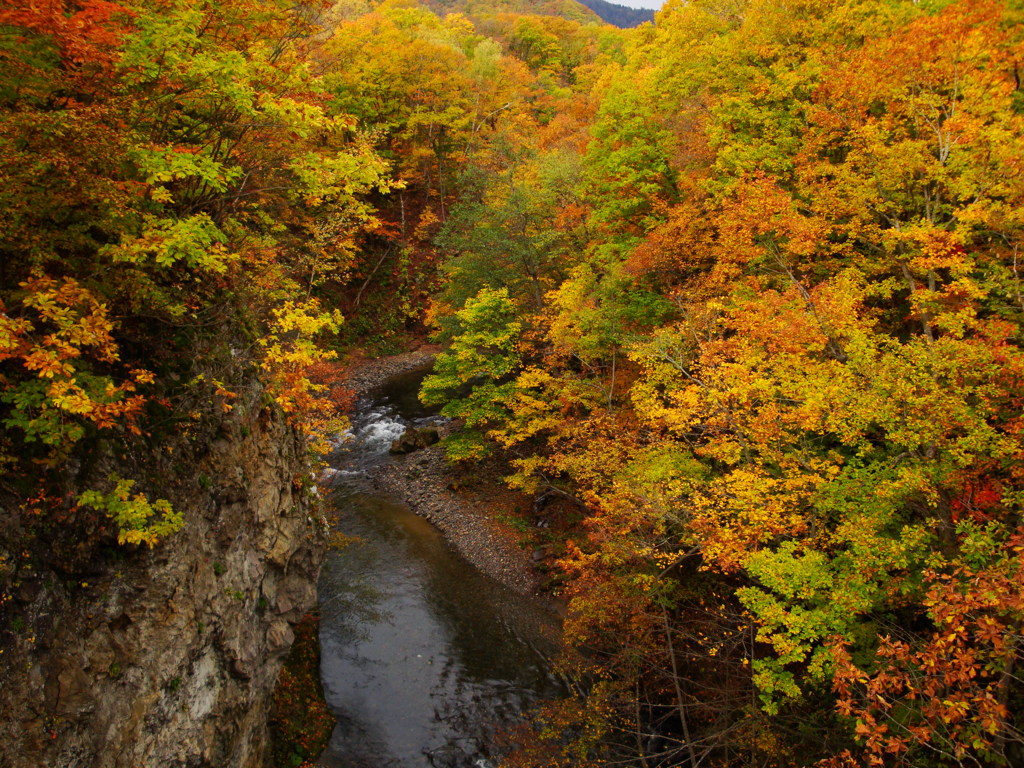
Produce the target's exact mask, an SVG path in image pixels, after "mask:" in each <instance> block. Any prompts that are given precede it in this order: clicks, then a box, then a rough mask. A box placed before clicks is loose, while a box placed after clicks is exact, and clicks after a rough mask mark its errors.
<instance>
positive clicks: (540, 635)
mask: <svg viewBox="0 0 1024 768" xmlns="http://www.w3.org/2000/svg"><path fill="white" fill-rule="evenodd" d="M423 375H424V372H423V371H419V372H414V373H412V374H408V375H405V376H402V377H397V378H396V379H394V380H392V382H390V383H389V386H387V387H385V388H384V390H383V391H382V392H381V393H380V395H379V396H378V397H377V398H375V400H374V401H373V402H366V403H362V404H361V406H360V407H359V408H358V409H357V413H356V415H355V417H354V418H353V428H352V435H353V439H352V440H351V441H349V443H348V444H347V445H346V446H345V447H344V448H343V449H342V450H339V451H338V452H337V453H336V454H335V456H334V457H333V461H332V465H333V466H334V468H335V469H336V470H337V471H338V472H339V473H340V474H338V475H336V478H337V479H338V483H337V486H338V487H337V488H336V489H335V490H334V491H333V501H334V503H335V505H336V506H337V507H338V509H339V523H338V525H339V527H340V529H341V531H343V532H344V533H345V534H347V535H349V536H353V537H355V538H356V540H355V541H354V542H353V543H351V544H348V545H347V546H345V547H343V548H341V549H338V550H332V551H331V552H330V553H329V554H328V556H327V559H326V561H325V563H324V567H323V570H322V574H321V578H320V584H319V597H320V606H321V616H322V618H321V629H320V640H321V676H322V680H323V687H324V694H325V697H326V700H327V703H328V706H329V707H330V708H331V710H332V711H333V713H334V715H335V717H336V719H337V725H336V726H335V729H334V732H333V734H332V736H331V741H330V744H329V746H328V747H327V749H326V751H325V752H324V753H323V755H322V756H321V758H320V763H321V765H323V766H327V767H328V768H370V767H371V766H372V767H373V768H420V767H424V768H426V767H432V768H485V766H489V765H491V764H492V763H493V761H494V759H495V757H496V754H495V749H496V747H495V737H496V735H497V734H498V733H499V732H500V731H501V730H502V729H503V728H507V727H509V726H510V725H513V724H514V723H516V722H518V721H519V720H520V719H521V714H522V713H523V712H524V711H525V710H527V709H528V708H529V707H530V706H531V705H533V704H534V703H536V702H537V701H538V700H539V699H540V698H543V697H550V696H555V695H558V694H559V693H561V692H562V688H561V685H560V683H559V681H558V680H557V679H556V678H555V677H554V676H553V675H552V673H551V672H550V667H549V661H548V660H549V659H550V657H551V656H552V654H553V653H554V650H555V640H554V638H556V637H557V633H558V618H557V617H556V616H555V615H554V614H552V613H550V612H549V611H548V610H547V609H546V608H545V606H544V605H543V604H542V603H541V602H540V601H537V600H534V599H531V598H530V597H527V596H523V595H520V594H517V593H515V592H513V591H511V590H509V589H507V588H505V587H503V586H502V585H501V584H499V583H497V582H495V581H493V580H492V579H490V578H488V577H486V576H484V575H483V574H481V573H480V572H479V571H477V570H476V569H475V568H473V567H472V566H471V565H470V564H468V563H467V562H466V561H465V560H463V559H462V558H461V557H459V555H457V554H456V553H455V552H454V550H453V549H452V548H451V547H450V546H449V545H448V544H447V543H446V542H445V540H444V539H443V538H442V537H441V535H440V534H439V533H438V531H437V530H436V529H435V528H434V527H433V526H432V525H431V524H430V523H428V522H427V521H425V520H423V519H422V518H420V517H418V516H417V515H415V514H414V513H413V512H412V511H411V510H410V509H409V508H408V507H407V506H405V505H404V504H402V503H399V502H397V501H395V500H393V499H389V498H387V497H386V496H382V495H381V494H380V493H378V492H375V491H374V490H373V488H372V485H371V483H370V482H369V480H368V477H367V473H368V472H369V471H371V470H372V469H373V468H374V467H375V466H376V465H379V464H380V463H381V462H386V461H390V459H389V457H388V453H387V450H388V447H389V446H390V444H391V441H392V440H393V439H395V438H396V437H397V436H398V435H399V434H401V432H402V431H403V430H404V428H405V425H406V424H413V425H417V426H422V425H425V424H429V423H431V422H432V421H436V420H437V419H438V418H439V417H437V416H436V415H433V414H431V413H430V412H429V411H426V410H425V409H423V407H422V406H421V405H420V404H419V403H418V401H416V399H415V392H416V389H417V388H418V384H419V381H420V379H421V378H422V376H423Z"/></svg>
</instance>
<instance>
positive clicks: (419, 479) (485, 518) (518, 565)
mask: <svg viewBox="0 0 1024 768" xmlns="http://www.w3.org/2000/svg"><path fill="white" fill-rule="evenodd" d="M440 349H441V348H440V347H437V346H430V347H421V348H420V349H418V350H416V351H414V352H407V353H405V354H401V355H393V356H390V357H385V358H379V359H377V360H366V361H359V362H357V363H354V364H353V365H352V366H351V367H350V371H349V375H348V377H347V378H346V381H345V385H346V386H348V387H350V388H352V389H353V390H355V392H356V394H357V395H358V396H359V397H372V396H373V394H374V391H375V390H376V389H378V388H379V387H381V386H382V385H383V384H384V383H385V382H387V380H388V379H390V378H392V377H393V376H398V375H400V374H402V373H406V372H408V371H411V370H415V369H417V368H422V367H424V366H426V365H428V364H429V363H430V362H431V361H432V360H433V358H434V356H435V355H436V354H437V352H439V351H440ZM450 429H451V425H444V426H443V427H442V428H441V430H440V431H441V434H442V435H444V434H446V433H447V432H448V431H450ZM372 479H373V483H374V485H375V487H377V488H378V489H380V490H381V491H383V492H384V493H386V494H388V495H389V496H392V497H394V498H397V499H401V500H402V501H404V502H405V503H406V504H408V505H409V506H410V507H411V508H412V510H413V511H414V512H416V514H418V515H421V516H422V517H425V518H426V519H428V520H430V521H431V522H432V523H433V524H434V525H435V526H437V528H438V529H439V530H440V531H441V532H442V533H443V534H444V536H445V538H446V539H447V540H448V542H449V543H450V544H451V545H452V546H453V547H454V548H455V549H456V551H458V552H459V553H460V554H461V555H462V556H463V557H464V558H466V560H468V561H469V562H470V563H472V564H473V565H474V566H476V567H477V568H479V569H480V570H481V571H483V572H484V573H486V574H487V575H488V576H490V577H491V578H493V579H496V580H497V581H499V582H501V583H502V584H505V585H506V586H508V587H510V588H512V589H514V590H516V591H518V592H521V593H525V594H529V593H538V592H539V591H541V587H542V585H543V583H544V581H545V576H544V574H543V573H541V570H543V568H544V565H543V563H544V561H543V557H541V555H542V554H543V552H542V550H538V549H535V548H534V546H533V544H531V543H528V542H527V539H528V538H529V537H528V536H527V534H526V533H525V532H524V531H521V530H516V529H515V528H513V527H512V525H510V524H509V523H508V522H507V521H511V520H523V519H526V518H528V515H527V514H526V512H527V511H528V510H530V509H531V508H532V500H531V499H530V498H528V497H526V496H524V495H522V494H519V493H515V492H513V491H510V490H509V489H508V488H507V487H505V486H504V484H502V483H501V481H500V478H499V477H497V476H488V475H486V474H483V475H481V474H480V473H475V472H474V473H465V472H459V471H457V470H455V469H453V468H452V467H450V466H449V465H448V462H447V461H445V458H444V448H443V447H442V446H441V445H432V446H430V447H428V448H424V449H422V450H418V451H415V452H413V453H410V454H407V455H405V456H396V457H394V459H393V460H392V461H390V462H387V463H386V464H383V465H382V466H380V467H378V468H376V470H374V473H373V476H372ZM538 567H539V568H540V570H539V569H538Z"/></svg>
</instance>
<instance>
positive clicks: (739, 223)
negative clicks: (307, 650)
mask: <svg viewBox="0 0 1024 768" xmlns="http://www.w3.org/2000/svg"><path fill="white" fill-rule="evenodd" d="M1022 22H1024V6H1022V5H1021V4H1020V3H1019V2H1017V1H1016V0H1002V1H1001V0H955V1H950V0H785V1H783V0H669V2H668V3H667V4H666V5H665V7H664V8H663V9H662V10H661V11H659V12H658V14H657V16H656V19H655V22H654V23H653V24H644V25H642V26H640V27H638V28H635V29H628V30H619V29H615V28H613V27H611V26H607V25H605V24H603V23H601V22H600V21H599V20H598V18H597V17H596V16H595V15H594V14H593V13H591V12H590V11H589V10H587V9H586V8H584V7H583V6H581V5H578V4H577V3H575V2H573V0H538V2H536V3H530V2H527V1H526V0H517V1H514V2H509V3H507V4H502V3H500V2H496V1H494V0H468V1H467V2H466V3H463V4H458V5H457V6H456V5H453V4H452V3H450V2H440V1H437V2H434V1H432V2H429V3H427V4H426V5H420V4H418V3H417V2H416V0H384V2H377V0H342V1H341V2H339V3H322V2H318V0H314V1H313V2H309V3H304V4H295V3H292V2H289V1H288V0H260V1H259V2H256V1H255V0H218V1H217V2H209V1H208V0H119V1H116V2H115V1H114V0H34V1H33V2H26V3H13V4H12V3H5V4H4V6H3V8H2V9H0V210H2V221H3V223H2V226H0V421H2V424H3V431H2V432H0V473H2V474H0V496H2V499H3V502H2V504H0V506H2V507H3V510H4V511H3V521H2V526H3V532H2V535H0V540H2V545H3V546H2V551H0V555H2V559H0V570H2V573H0V586H2V588H3V589H2V591H0V611H7V610H8V609H9V608H10V607H11V600H10V591H11V589H13V587H12V585H14V584H16V583H17V579H18V578H19V574H21V573H23V572H24V569H25V568H28V567H30V563H32V562H35V561H36V560H37V559H39V558H43V559H45V558H52V559H55V560H60V561H61V562H62V564H63V566H62V567H64V568H70V569H74V568H76V567H84V565H83V564H84V563H87V562H91V561H94V560H95V559H97V558H103V557H107V556H109V554H108V553H109V552H110V551H111V549H112V548H113V549H116V548H117V542H120V545H121V549H122V550H123V551H126V552H128V553H129V554H128V555H124V554H122V555H120V556H121V557H125V556H131V555H130V553H132V552H140V551H146V550H147V549H148V548H149V547H160V546H162V544H163V543H164V542H165V541H166V540H167V539H169V538H171V537H174V536H184V535H187V527H186V530H184V531H182V530H181V529H182V526H183V521H182V517H181V515H180V512H179V510H178V508H177V504H176V502H175V501H174V499H173V498H172V496H173V494H169V493H168V492H166V490H165V489H164V487H163V486H162V485H161V479H160V477H159V476H157V474H156V473H154V472H152V471H149V470H147V466H149V465H148V464H147V460H146V457H147V456H152V455H154V454H158V453H159V452H160V451H162V450H164V448H165V445H166V444H168V442H170V441H172V438H173V439H181V438H182V436H184V438H185V439H193V440H200V439H207V438H208V437H209V433H210V430H211V428H210V426H209V425H210V424H214V423H216V420H217V418H218V415H220V414H223V413H225V412H227V411H230V410H231V409H232V408H233V407H234V404H235V403H236V402H237V401H238V400H239V398H242V397H243V396H244V392H247V391H251V390H252V388H253V387H254V386H256V387H257V389H258V391H259V392H261V393H262V395H261V396H262V397H263V398H264V399H265V401H266V402H267V403H268V404H273V407H275V408H277V409H279V410H280V411H281V412H283V413H284V414H285V415H286V416H287V417H288V418H289V419H290V420H291V421H292V423H293V424H295V425H296V427H297V428H299V429H302V430H304V431H305V433H306V434H307V435H308V436H309V440H310V445H311V451H314V450H315V449H316V447H317V445H318V444H319V443H322V441H323V438H324V437H325V436H329V435H330V434H332V433H334V432H336V431H337V430H338V429H339V428H340V427H339V424H341V423H342V421H341V420H343V417H344V416H343V414H344V408H345V406H346V404H347V402H348V400H349V395H348V393H346V392H345V391H344V390H343V389H341V388H338V387H336V386H334V385H333V382H334V381H335V380H336V373H337V370H336V369H337V367H338V365H339V364H338V361H337V359H336V358H337V357H338V356H339V354H345V353H348V352H350V351H351V350H352V349H355V348H359V349H362V350H364V352H365V353H366V354H380V353H385V352H388V351H394V350H397V349H401V348H402V346H403V344H406V343H408V342H409V340H410V339H413V338H417V337H418V338H422V337H423V335H424V334H425V333H426V332H428V331H429V332H430V333H432V334H434V337H435V338H436V339H438V340H440V341H442V342H443V343H444V344H445V345H446V347H445V350H446V351H444V352H443V353H441V354H440V355H439V357H438V360H437V363H436V367H435V371H434V373H433V375H431V376H430V377H428V378H427V379H426V381H425V384H424V387H423V390H422V392H421V398H422V399H423V400H424V401H425V402H428V403H434V404H438V405H441V406H443V411H442V412H443V413H444V414H445V415H447V416H450V417H452V418H454V419H457V420H458V424H459V425H460V428H459V430H458V432H457V433H456V435H455V436H454V437H452V438H451V439H449V440H448V442H447V453H448V456H449V459H450V460H451V461H452V462H454V463H456V464H457V465H460V466H463V467H468V468H472V467H478V466H484V465H486V466H488V467H492V468H496V469H497V471H500V472H501V473H502V474H503V475H504V476H505V478H506V482H507V483H508V484H509V485H510V486H511V487H512V488H514V489H517V490H519V491H522V492H524V493H527V494H531V495H534V496H536V497H537V498H546V499H556V500H557V503H556V505H555V507H556V508H557V510H558V513H557V516H558V517H559V519H558V520H557V521H556V522H557V524H556V525H554V526H553V527H552V528H551V529H550V531H551V532H550V536H551V537H552V542H551V544H552V546H554V547H555V548H556V549H557V552H558V554H559V558H558V561H557V562H558V564H557V567H556V579H555V580H556V582H557V583H558V589H559V591H560V594H561V595H562V596H563V597H564V598H565V599H566V600H567V601H568V604H569V609H570V610H569V615H568V619H567V622H566V626H565V641H564V650H563V653H562V656H561V658H560V660H559V668H560V670H561V671H562V672H563V673H564V674H565V675H567V676H568V678H569V679H571V680H572V681H574V685H573V691H574V695H572V696H569V697H567V698H565V699H564V700H559V701H552V702H549V703H548V704H547V705H546V706H545V707H544V709H543V710H542V711H541V712H539V713H538V714H537V716H536V717H535V719H534V720H533V722H532V724H531V726H530V727H524V728H523V730H522V731H521V732H517V733H515V734H510V735H509V738H510V740H511V741H512V742H513V743H514V747H515V749H514V750H513V751H512V753H511V754H510V756H509V757H508V758H507V759H506V764H507V765H508V766H517V767H521V768H527V767H533V766H535V767H537V768H541V767H542V766H543V767H547V768H554V767H556V766H566V767H567V768H568V767H569V766H574V767H579V768H584V767H585V766H635V767H636V768H640V767H641V766H698V765H700V766H723V767H724V766H741V765H742V766H765V767H768V766H814V765H817V766H821V768H852V766H862V765H886V766H928V767H931V766H935V767H936V768H938V767H940V766H941V767H943V768H944V767H946V766H1007V765H1009V766H1012V765H1024V720H1022V715H1021V713H1022V712H1024V683H1022V679H1021V674H1022V670H1024V665H1022V662H1024V659H1022V656H1024V625H1022V622H1024V527H1022V526H1024V521H1022V519H1021V511H1022V505H1024V416H1022V407H1024V352H1022V341H1024V335H1022V334H1024V285H1022V275H1021V274H1020V273H1021V271H1024V91H1022V86H1021V79H1022V74H1024V24H1022ZM1019 261H1020V262H1021V263H1020V264H1019V263H1018V262H1019ZM253 382H257V383H256V384H255V385H254V383H253ZM112 468H113V469H112ZM4 621H7V618H6V617H5V619H4Z"/></svg>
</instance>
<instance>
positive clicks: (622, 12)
mask: <svg viewBox="0 0 1024 768" xmlns="http://www.w3.org/2000/svg"><path fill="white" fill-rule="evenodd" d="M577 2H579V3H580V4H581V5H585V6H587V8H589V9H590V10H592V11H593V12H594V13H596V14H597V15H598V16H600V17H601V20H602V21H606V22H608V23H609V24H611V25H612V26H615V27H620V28H622V29H626V28H628V27H639V26H640V25H641V24H643V23H644V22H647V21H651V22H653V21H654V11H652V10H651V9H650V8H629V7H627V6H625V5H617V4H615V3H609V2H606V1H605V0H577Z"/></svg>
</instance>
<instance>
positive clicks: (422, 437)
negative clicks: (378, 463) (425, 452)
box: [391, 427, 441, 454]
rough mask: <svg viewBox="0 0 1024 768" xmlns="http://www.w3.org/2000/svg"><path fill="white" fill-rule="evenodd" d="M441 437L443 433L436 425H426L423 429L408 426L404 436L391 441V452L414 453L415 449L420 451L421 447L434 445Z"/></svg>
mask: <svg viewBox="0 0 1024 768" xmlns="http://www.w3.org/2000/svg"><path fill="white" fill-rule="evenodd" d="M440 439H441V435H440V434H438V432H437V430H436V429H435V428H434V427H424V428H423V429H416V428H415V427H406V430H405V432H403V433H402V436H401V437H399V438H398V439H397V440H395V441H394V442H393V443H391V453H395V454H402V453H412V452H413V451H418V450H419V449H420V448H426V447H427V446H428V445H433V444H434V443H436V442H437V441H438V440H440Z"/></svg>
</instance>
